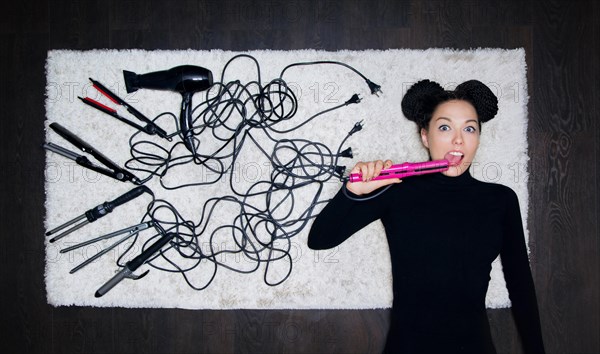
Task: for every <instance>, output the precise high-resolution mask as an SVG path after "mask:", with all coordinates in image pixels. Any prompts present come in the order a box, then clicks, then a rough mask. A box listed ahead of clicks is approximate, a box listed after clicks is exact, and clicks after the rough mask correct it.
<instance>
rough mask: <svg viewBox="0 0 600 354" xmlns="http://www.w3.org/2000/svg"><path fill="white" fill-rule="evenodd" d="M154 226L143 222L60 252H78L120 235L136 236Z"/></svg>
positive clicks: (149, 222) (150, 222)
mask: <svg viewBox="0 0 600 354" xmlns="http://www.w3.org/2000/svg"><path fill="white" fill-rule="evenodd" d="M152 226H154V223H153V222H152V221H148V222H143V223H141V224H137V225H133V226H129V227H126V228H124V229H121V230H118V231H115V232H111V233H108V234H106V235H102V236H98V237H96V238H93V239H91V240H87V241H84V242H81V243H78V244H76V245H73V246H70V247H67V248H65V249H62V250H60V253H67V252H70V251H73V250H76V249H78V248H81V247H84V246H87V245H91V244H92V243H96V242H98V241H102V240H107V239H109V238H113V237H116V236H119V235H122V234H129V235H133V234H136V233H138V232H140V231H143V230H146V229H149V228H150V227H152Z"/></svg>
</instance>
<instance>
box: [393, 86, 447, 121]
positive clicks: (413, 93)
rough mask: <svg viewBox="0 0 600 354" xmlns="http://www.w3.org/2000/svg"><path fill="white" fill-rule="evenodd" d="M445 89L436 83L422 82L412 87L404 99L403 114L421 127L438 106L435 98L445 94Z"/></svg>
mask: <svg viewBox="0 0 600 354" xmlns="http://www.w3.org/2000/svg"><path fill="white" fill-rule="evenodd" d="M444 92H445V91H444V88H443V87H442V86H441V85H440V84H438V83H437V82H435V81H429V80H421V81H419V82H417V83H415V84H414V85H412V86H411V87H410V88H409V89H408V91H406V94H405V95H404V97H403V98H402V113H404V116H405V117H406V118H407V119H409V120H411V121H413V122H415V123H417V124H418V125H419V126H421V125H422V124H423V121H424V120H426V119H427V118H426V116H427V115H428V114H431V113H432V112H429V111H430V110H432V109H433V108H434V106H435V104H436V102H435V98H436V97H437V96H438V95H440V94H443V93H444Z"/></svg>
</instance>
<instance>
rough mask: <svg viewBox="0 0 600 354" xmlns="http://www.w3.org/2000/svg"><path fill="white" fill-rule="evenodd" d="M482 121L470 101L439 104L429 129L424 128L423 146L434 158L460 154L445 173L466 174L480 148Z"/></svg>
mask: <svg viewBox="0 0 600 354" xmlns="http://www.w3.org/2000/svg"><path fill="white" fill-rule="evenodd" d="M479 133H480V132H479V120H478V118H477V112H476V111H475V107H473V106H472V105H471V104H470V103H469V102H467V101H463V100H451V101H446V102H444V103H442V104H440V105H439V106H438V107H437V108H436V110H435V111H434V112H433V115H432V117H431V121H429V128H428V129H427V130H426V129H421V140H422V141H423V145H425V147H426V148H427V149H429V155H430V156H431V159H432V160H441V159H444V157H445V156H446V154H448V153H450V154H453V155H459V156H461V160H460V162H458V164H457V165H456V166H450V168H449V169H448V170H447V171H445V172H443V174H445V175H446V176H450V177H456V176H460V175H461V174H463V173H464V172H465V171H466V170H467V169H468V168H469V166H470V165H471V162H473V158H474V157H475V153H476V152H477V148H478V147H479Z"/></svg>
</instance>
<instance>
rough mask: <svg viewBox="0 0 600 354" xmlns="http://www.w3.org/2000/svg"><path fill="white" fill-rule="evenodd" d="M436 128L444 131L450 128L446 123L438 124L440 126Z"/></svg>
mask: <svg viewBox="0 0 600 354" xmlns="http://www.w3.org/2000/svg"><path fill="white" fill-rule="evenodd" d="M438 129H439V130H441V131H443V132H445V131H448V130H450V127H449V126H447V125H440V127H439V128H438Z"/></svg>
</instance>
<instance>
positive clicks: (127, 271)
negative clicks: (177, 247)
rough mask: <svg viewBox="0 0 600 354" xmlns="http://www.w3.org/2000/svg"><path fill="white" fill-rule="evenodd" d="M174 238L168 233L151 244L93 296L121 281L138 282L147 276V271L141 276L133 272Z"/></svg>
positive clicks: (99, 295) (104, 292) (172, 234)
mask: <svg viewBox="0 0 600 354" xmlns="http://www.w3.org/2000/svg"><path fill="white" fill-rule="evenodd" d="M174 236H175V233H168V234H166V235H164V236H162V237H161V238H160V239H158V241H156V242H154V243H153V244H152V246H150V247H148V249H146V250H145V251H144V252H142V253H141V254H140V255H139V256H137V257H135V258H134V259H132V260H130V261H129V262H127V263H126V264H125V267H123V269H121V270H120V271H119V272H118V273H117V274H115V276H114V277H112V278H111V279H109V280H108V281H107V282H106V283H105V284H104V285H102V286H101V287H100V289H98V291H96V294H95V296H96V297H101V296H103V295H104V294H106V293H107V292H109V291H110V289H112V288H113V287H115V285H117V284H119V283H120V282H121V280H123V279H125V278H129V279H134V280H138V279H141V278H143V277H145V276H146V274H148V272H149V271H148V270H146V271H145V272H144V273H142V274H141V275H134V274H133V272H135V271H136V270H137V269H138V268H139V267H141V266H142V265H143V264H144V263H146V262H147V261H148V259H149V258H150V257H152V255H154V254H155V253H156V252H159V251H160V249H161V248H162V247H163V246H164V245H166V244H167V243H168V242H169V241H170V240H171V239H172V238H173V237H174Z"/></svg>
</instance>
